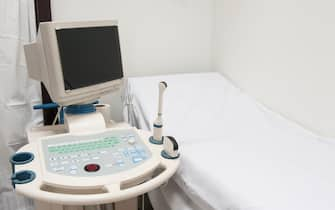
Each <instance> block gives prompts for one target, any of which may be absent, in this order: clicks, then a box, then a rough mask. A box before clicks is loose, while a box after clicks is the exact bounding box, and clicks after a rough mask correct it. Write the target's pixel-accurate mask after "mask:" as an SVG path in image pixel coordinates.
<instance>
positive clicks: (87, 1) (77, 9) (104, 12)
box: [52, 0, 214, 76]
mask: <svg viewBox="0 0 335 210" xmlns="http://www.w3.org/2000/svg"><path fill="white" fill-rule="evenodd" d="M213 9H214V8H213V5H212V0H141V1H136V0H98V1H92V0H53V1H52V18H53V20H92V19H118V20H119V33H120V39H121V45H122V46H121V48H122V58H123V63H124V68H125V72H126V73H127V74H128V75H131V76H138V75H149V74H161V73H175V72H177V73H180V72H201V71H208V70H209V69H211V63H212V60H211V58H212V56H211V36H212V33H211V31H212V18H213V16H212V14H213Z"/></svg>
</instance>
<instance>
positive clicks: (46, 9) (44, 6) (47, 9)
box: [35, 0, 57, 125]
mask: <svg viewBox="0 0 335 210" xmlns="http://www.w3.org/2000/svg"><path fill="white" fill-rule="evenodd" d="M35 17H36V31H38V27H39V23H40V22H45V21H51V5H50V0H35ZM41 92H42V103H44V104H46V103H52V100H51V98H50V95H49V93H48V91H47V89H46V88H45V86H44V85H43V83H41ZM56 114H57V109H56V108H55V109H47V110H43V119H44V125H51V124H52V121H53V119H54V118H55V116H56Z"/></svg>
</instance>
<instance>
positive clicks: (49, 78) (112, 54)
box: [24, 20, 123, 106]
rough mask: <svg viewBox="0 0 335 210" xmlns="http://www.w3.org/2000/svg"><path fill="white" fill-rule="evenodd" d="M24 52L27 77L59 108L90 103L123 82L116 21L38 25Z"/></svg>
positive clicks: (114, 89) (118, 86) (116, 88)
mask: <svg viewBox="0 0 335 210" xmlns="http://www.w3.org/2000/svg"><path fill="white" fill-rule="evenodd" d="M24 50H25V55H26V61H27V67H28V74H29V76H30V77H31V78H33V79H35V80H38V81H41V82H43V84H44V85H45V87H46V88H47V90H48V92H49V95H50V97H51V99H52V100H53V101H54V102H56V103H58V104H60V105H62V106H67V105H73V104H85V103H92V102H94V101H95V100H97V99H99V98H100V97H101V96H102V95H105V94H107V93H109V92H112V91H116V90H118V89H119V88H120V86H121V84H122V81H123V70H122V60H121V50H120V43H119V35H118V26H117V21H111V20H107V21H80V22H45V23H41V24H40V27H39V32H38V36H37V40H36V42H34V43H31V44H28V45H25V46H24Z"/></svg>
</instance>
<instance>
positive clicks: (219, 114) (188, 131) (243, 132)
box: [127, 73, 335, 210]
mask: <svg viewBox="0 0 335 210" xmlns="http://www.w3.org/2000/svg"><path fill="white" fill-rule="evenodd" d="M161 80H164V81H166V82H167V83H168V89H167V90H166V93H165V98H164V100H165V101H164V112H163V117H164V135H172V136H175V137H176V139H177V140H178V142H179V144H180V148H181V151H180V152H181V158H182V159H181V161H182V162H181V166H180V168H179V170H178V172H177V173H176V175H175V176H174V178H173V180H172V182H171V183H170V184H168V185H167V186H165V187H162V188H161V189H160V190H158V191H157V192H154V193H152V194H151V195H150V197H151V200H152V202H153V204H154V205H155V203H156V205H158V206H157V208H156V209H161V208H160V206H159V203H162V202H163V201H165V204H166V205H167V206H168V207H169V208H170V209H178V210H179V209H196V208H199V209H219V210H222V209H241V210H242V209H243V210H264V209H266V210H283V209H285V210H315V209H318V210H331V209H332V210H333V209H335V196H334V195H335V167H334V165H335V140H334V139H329V138H328V139H327V138H323V137H321V136H317V135H315V134H313V133H311V132H309V131H307V130H305V129H303V128H302V127H300V126H299V125H297V124H295V123H293V122H290V121H288V120H286V119H284V118H283V117H281V116H280V115H278V114H276V113H274V112H271V111H270V110H268V109H267V108H265V107H264V106H262V105H261V104H259V103H257V102H256V101H255V100H253V99H252V98H250V97H249V96H248V95H246V94H245V93H243V92H241V91H240V90H239V89H238V88H236V87H235V86H234V85H233V84H231V83H230V82H229V81H228V80H227V79H225V78H224V77H223V76H221V75H220V74H218V73H200V74H181V75H166V76H152V77H141V78H130V79H129V81H128V82H129V86H130V87H131V88H130V90H131V91H128V93H127V94H128V95H131V99H132V100H131V106H127V107H128V115H134V118H135V119H136V123H137V124H138V126H139V127H141V128H144V129H151V124H152V122H153V120H154V118H155V114H156V112H157V98H158V82H159V81H161ZM128 98H129V96H128ZM129 107H131V109H129ZM155 193H156V194H155ZM178 199H179V200H178Z"/></svg>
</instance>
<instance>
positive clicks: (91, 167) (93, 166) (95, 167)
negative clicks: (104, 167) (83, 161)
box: [85, 163, 100, 172]
mask: <svg viewBox="0 0 335 210" xmlns="http://www.w3.org/2000/svg"><path fill="white" fill-rule="evenodd" d="M99 169H100V166H99V165H98V164H94V163H93V164H87V165H86V166H85V171H87V172H96V171H98V170H99Z"/></svg>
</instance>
